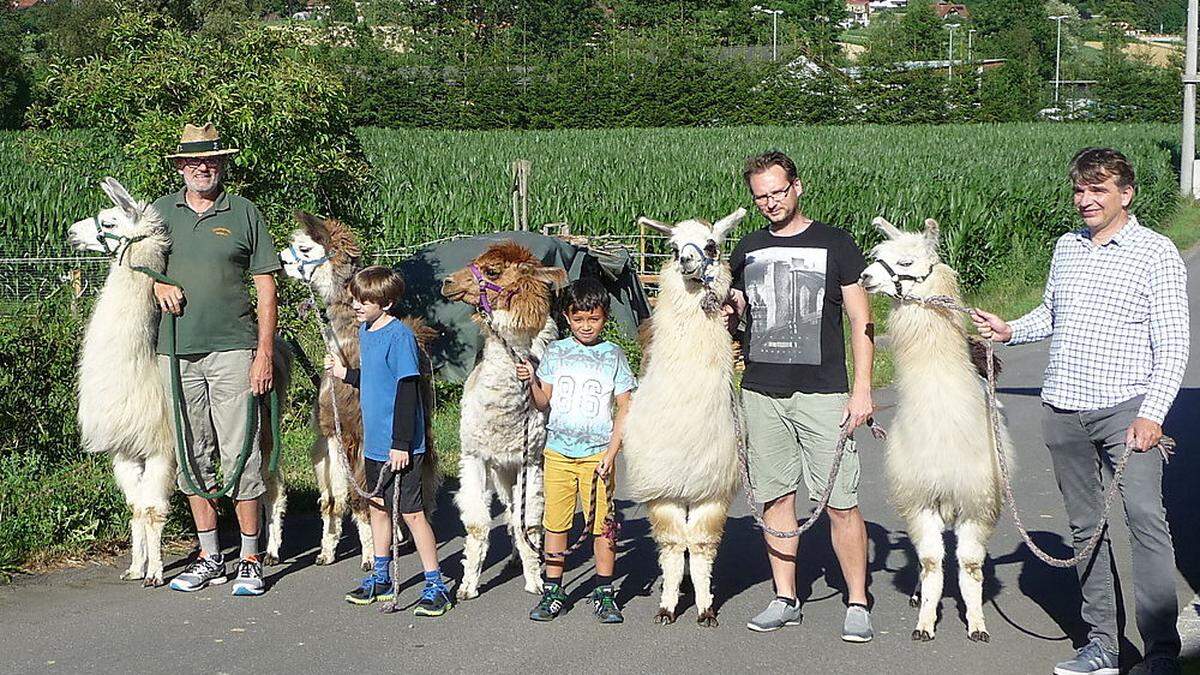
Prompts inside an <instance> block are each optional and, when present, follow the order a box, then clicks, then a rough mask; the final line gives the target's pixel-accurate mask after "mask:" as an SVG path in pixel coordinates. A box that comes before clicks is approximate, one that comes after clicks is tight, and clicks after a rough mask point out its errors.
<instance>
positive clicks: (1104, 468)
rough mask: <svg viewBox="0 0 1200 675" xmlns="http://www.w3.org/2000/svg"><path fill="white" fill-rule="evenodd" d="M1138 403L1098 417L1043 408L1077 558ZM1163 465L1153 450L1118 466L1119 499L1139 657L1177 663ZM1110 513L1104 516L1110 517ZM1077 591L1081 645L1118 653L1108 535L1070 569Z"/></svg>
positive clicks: (1094, 412) (1093, 528) (1091, 412)
mask: <svg viewBox="0 0 1200 675" xmlns="http://www.w3.org/2000/svg"><path fill="white" fill-rule="evenodd" d="M1141 403H1142V397H1140V396H1139V397H1137V398H1133V399H1130V400H1128V401H1125V402H1124V403H1121V404H1119V405H1116V406H1113V407H1111V408H1105V409H1103V410H1087V411H1080V412H1071V411H1063V410H1058V409H1057V408H1054V407H1052V406H1050V405H1045V404H1043V411H1044V415H1043V418H1042V432H1043V437H1044V438H1045V440H1046V447H1048V448H1049V449H1050V459H1051V461H1052V462H1053V464H1054V475H1055V478H1056V479H1057V480H1058V488H1059V490H1060V491H1061V492H1062V496H1063V503H1064V504H1065V505H1066V509H1067V518H1068V520H1069V522H1070V525H1071V534H1072V536H1073V539H1074V546H1075V551H1076V552H1077V553H1078V552H1079V551H1081V550H1082V549H1083V546H1084V545H1085V544H1086V543H1087V541H1088V539H1090V538H1091V536H1092V534H1093V533H1094V532H1095V531H1096V528H1097V527H1098V526H1099V524H1100V516H1101V513H1102V511H1103V508H1104V490H1105V487H1106V486H1107V484H1108V482H1109V481H1111V480H1112V476H1113V467H1114V466H1115V464H1116V462H1117V461H1118V460H1119V459H1120V457H1121V454H1122V453H1123V452H1124V451H1125V432H1126V431H1127V430H1128V429H1129V426H1130V425H1131V424H1132V423H1133V420H1134V418H1135V417H1137V411H1138V407H1139V406H1140V405H1141ZM1162 475H1163V459H1162V455H1160V454H1159V452H1158V451H1157V450H1151V451H1149V452H1143V453H1136V452H1135V453H1133V455H1132V456H1130V458H1129V462H1128V464H1127V465H1126V467H1125V474H1124V476H1123V478H1122V480H1121V484H1120V486H1119V487H1120V493H1121V498H1122V501H1123V502H1124V505H1125V523H1126V524H1127V525H1128V526H1129V531H1130V534H1131V536H1132V542H1131V543H1132V548H1133V595H1134V603H1135V606H1136V615H1137V625H1138V631H1139V632H1140V633H1141V635H1142V640H1143V642H1145V648H1146V656H1150V655H1156V656H1157V655H1160V654H1161V655H1167V656H1178V655H1179V649H1180V640H1179V631H1178V630H1177V628H1176V626H1175V622H1176V619H1177V618H1178V616H1179V602H1178V599H1177V598H1176V596H1175V549H1174V545H1173V544H1172V543H1171V532H1170V530H1169V529H1168V527H1167V517H1166V510H1165V509H1164V508H1163V500H1162ZM1115 506H1116V505H1115V504H1114V509H1113V510H1112V511H1110V515H1112V514H1115ZM1076 572H1077V573H1078V575H1079V585H1080V587H1081V590H1082V592H1083V607H1082V610H1081V614H1082V616H1083V620H1084V621H1086V622H1087V624H1088V625H1089V626H1091V631H1090V633H1089V634H1088V639H1089V640H1091V639H1099V640H1100V641H1101V642H1102V643H1103V645H1104V647H1105V648H1106V649H1108V650H1110V651H1113V652H1116V651H1118V641H1117V599H1116V592H1115V590H1114V580H1115V575H1116V572H1115V570H1114V569H1113V566H1112V550H1111V547H1110V544H1109V539H1108V533H1107V532H1105V534H1104V536H1103V538H1102V539H1101V540H1100V542H1099V543H1098V544H1097V545H1096V548H1095V550H1094V552H1093V553H1092V555H1091V557H1090V558H1089V559H1088V560H1085V561H1083V562H1081V563H1080V564H1079V565H1078V566H1077V567H1076Z"/></svg>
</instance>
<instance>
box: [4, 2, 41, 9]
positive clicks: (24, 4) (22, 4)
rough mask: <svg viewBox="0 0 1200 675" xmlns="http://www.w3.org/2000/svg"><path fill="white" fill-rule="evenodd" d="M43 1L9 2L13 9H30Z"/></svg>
mask: <svg viewBox="0 0 1200 675" xmlns="http://www.w3.org/2000/svg"><path fill="white" fill-rule="evenodd" d="M41 3H42V0H11V2H9V3H8V6H9V7H12V8H13V9H29V8H30V7H33V6H34V5H39V4H41Z"/></svg>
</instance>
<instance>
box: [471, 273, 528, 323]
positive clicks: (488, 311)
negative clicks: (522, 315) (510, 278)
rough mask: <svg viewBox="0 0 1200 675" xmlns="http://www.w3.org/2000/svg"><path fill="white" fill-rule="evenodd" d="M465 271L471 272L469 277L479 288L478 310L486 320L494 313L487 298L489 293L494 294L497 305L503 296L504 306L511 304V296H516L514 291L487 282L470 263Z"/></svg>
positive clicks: (492, 282)
mask: <svg viewBox="0 0 1200 675" xmlns="http://www.w3.org/2000/svg"><path fill="white" fill-rule="evenodd" d="M467 269H468V270H470V271H471V276H472V277H474V279H475V284H476V285H477V286H478V287H479V309H480V310H481V311H482V312H483V314H484V316H486V317H487V318H489V319H490V318H492V312H493V311H495V308H494V307H493V306H492V300H491V298H489V297H488V293H489V292H491V293H495V294H496V302H497V303H499V302H500V298H501V297H502V296H504V302H505V304H508V303H511V302H512V299H513V296H514V295H516V294H517V292H516V290H514V289H505V288H504V287H503V286H501V285H500V284H497V283H495V282H494V281H490V280H488V278H487V277H485V276H484V275H483V272H482V271H480V269H479V265H476V264H475V263H471V264H470V265H468V266H467Z"/></svg>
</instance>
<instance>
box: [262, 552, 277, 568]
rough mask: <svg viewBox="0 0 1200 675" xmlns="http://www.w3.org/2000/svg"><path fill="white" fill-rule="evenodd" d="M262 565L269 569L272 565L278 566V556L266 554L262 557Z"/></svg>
mask: <svg viewBox="0 0 1200 675" xmlns="http://www.w3.org/2000/svg"><path fill="white" fill-rule="evenodd" d="M262 563H263V565H265V566H267V567H271V566H273V565H278V564H279V556H277V555H274V554H272V553H268V554H266V555H264V556H263V559H262Z"/></svg>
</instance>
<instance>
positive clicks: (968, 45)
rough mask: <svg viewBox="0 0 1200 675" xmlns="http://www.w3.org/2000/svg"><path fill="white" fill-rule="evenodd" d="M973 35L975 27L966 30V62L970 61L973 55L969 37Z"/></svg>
mask: <svg viewBox="0 0 1200 675" xmlns="http://www.w3.org/2000/svg"><path fill="white" fill-rule="evenodd" d="M974 37H975V29H974V28H971V29H969V30H967V61H968V62H970V61H971V60H972V59H973V58H974V56H973V55H974V52H973V51H971V43H972V39H971V38H974Z"/></svg>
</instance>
